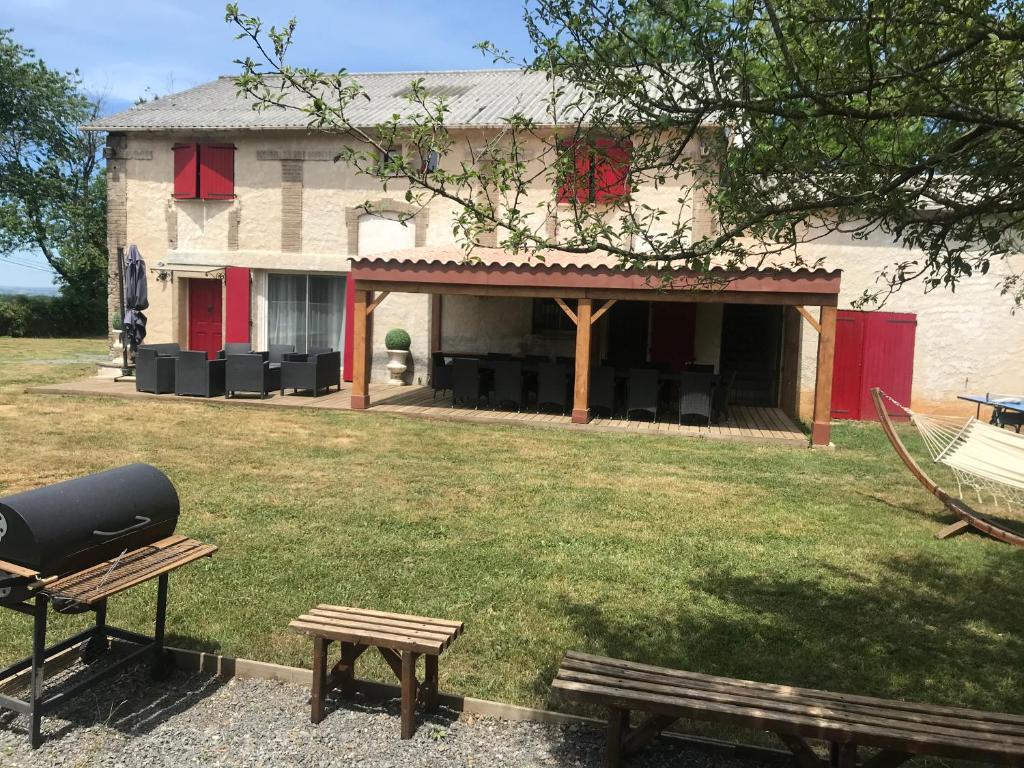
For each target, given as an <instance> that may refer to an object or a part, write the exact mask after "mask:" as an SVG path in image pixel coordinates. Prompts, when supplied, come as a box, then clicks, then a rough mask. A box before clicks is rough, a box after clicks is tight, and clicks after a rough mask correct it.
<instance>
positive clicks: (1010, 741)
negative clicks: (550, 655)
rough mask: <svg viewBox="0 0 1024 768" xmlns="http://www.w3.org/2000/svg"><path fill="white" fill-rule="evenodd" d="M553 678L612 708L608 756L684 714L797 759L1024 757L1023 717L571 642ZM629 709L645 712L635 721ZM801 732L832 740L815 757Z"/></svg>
mask: <svg viewBox="0 0 1024 768" xmlns="http://www.w3.org/2000/svg"><path fill="white" fill-rule="evenodd" d="M552 687H553V688H554V689H555V690H557V691H558V692H559V693H560V694H561V695H562V696H564V697H565V698H567V699H570V700H572V701H579V702H586V703H589V704H600V705H605V706H607V707H608V708H609V717H608V750H607V765H609V766H617V765H619V764H620V763H621V760H622V758H623V757H624V756H629V755H631V754H634V753H636V752H638V751H639V750H641V749H643V747H645V746H646V745H647V744H649V743H650V742H651V741H652V740H653V739H654V738H655V737H656V736H657V735H658V734H659V733H660V732H661V731H663V730H664V729H665V728H667V727H668V726H669V725H671V724H672V723H674V722H675V721H676V720H678V719H679V718H682V717H686V718H693V719H696V720H709V721H716V722H723V723H728V724H731V725H740V726H745V727H748V728H756V729H758V730H764V731H770V732H772V733H774V734H776V735H777V736H778V737H779V738H780V739H781V740H782V742H783V743H784V744H785V745H786V747H787V748H788V749H789V750H790V751H791V752H792V753H793V755H794V757H795V758H796V762H797V764H798V765H799V766H801V768H824V767H825V766H829V765H832V766H835V767H836V768H854V766H856V765H857V748H858V746H860V747H871V748H874V749H877V750H879V751H877V752H875V753H874V754H873V755H872V756H871V757H870V758H869V759H868V760H866V761H864V763H863V764H862V765H863V768H895V766H898V765H900V764H901V763H903V762H904V761H906V760H908V759H910V758H911V757H913V756H914V755H934V756H936V757H944V758H951V759H964V760H978V761H986V762H993V763H1001V764H1005V765H1024V717H1022V716H1020V715H1006V714H998V713H995V712H977V711H974V710H970V709H957V708H953V707H940V706H934V705H930V704H913V703H909V702H903V701H889V700H886V699H878V698H872V697H869V696H854V695H851V694H845V693H829V692H827V691H816V690H813V689H809V688H793V687H790V686H785V685H768V684H765V683H755V682H750V681H748V680H733V679H731V678H728V677H713V676H711V675H701V674H695V673H692V672H682V671H678V670H673V669H665V668H663V667H654V666H650V665H647V664H634V663H631V662H627V661H619V660H617V659H609V658H605V657H602V656H590V655H587V654H583V653H575V652H572V651H570V652H569V653H567V654H566V655H565V658H564V659H563V660H562V666H561V668H560V669H559V670H558V675H557V676H556V677H555V680H554V682H553V683H552ZM631 712H645V713H647V714H648V715H649V717H648V718H647V719H646V720H645V721H644V722H643V723H641V724H639V725H637V726H636V727H635V728H634V727H631V726H630V713H631ZM805 739H821V740H823V741H826V742H828V743H829V745H830V753H829V759H828V760H826V759H823V758H820V757H818V755H817V753H815V752H814V750H812V749H811V747H810V745H808V743H807V741H805Z"/></svg>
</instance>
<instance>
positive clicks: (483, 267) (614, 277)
mask: <svg viewBox="0 0 1024 768" xmlns="http://www.w3.org/2000/svg"><path fill="white" fill-rule="evenodd" d="M351 276H352V278H354V279H355V280H356V281H357V282H359V283H367V284H373V285H374V286H376V287H377V288H380V287H381V286H382V284H384V283H388V284H391V285H392V286H393V290H398V291H400V290H401V285H402V284H409V285H410V286H412V285H415V286H417V288H418V289H419V290H423V289H424V288H427V287H430V286H435V287H436V288H437V292H438V293H444V287H445V286H460V287H465V288H472V287H480V288H488V289H500V288H508V289H510V293H511V292H513V291H514V292H515V293H519V294H521V295H525V294H526V293H527V292H528V291H529V290H531V289H537V290H540V289H543V290H544V292H545V294H546V293H549V292H550V291H551V290H567V291H583V292H587V293H588V294H589V293H592V292H595V291H597V292H601V291H609V292H616V291H628V292H634V291H643V292H652V293H653V292H660V293H662V294H664V293H670V294H671V293H675V292H677V291H678V292H680V293H683V292H686V293H687V294H692V293H693V292H699V293H702V294H731V295H730V297H729V298H730V299H733V300H735V299H738V298H740V297H739V296H737V295H736V294H756V293H775V294H792V295H800V296H801V297H803V299H805V300H806V299H810V298H811V297H818V298H820V302H819V301H804V302H802V303H811V304H818V303H820V304H826V305H835V304H836V303H837V301H838V295H839V286H840V281H841V278H842V273H841V272H840V271H839V270H834V271H827V270H823V269H819V270H807V269H801V270H755V269H747V270H742V271H732V272H730V271H726V270H721V269H714V270H711V271H710V272H708V273H706V274H698V273H696V272H693V271H690V270H678V269H677V270H669V271H665V270H658V269H647V270H627V269H621V268H617V267H610V266H606V265H586V264H552V263H547V262H533V263H514V262H498V261H466V260H463V261H455V260H447V259H430V260H425V259H424V260H413V259H409V258H388V257H387V256H386V255H385V256H374V257H367V258H361V259H354V260H353V261H352V267H351ZM488 292H491V291H488ZM680 298H681V299H682V297H680Z"/></svg>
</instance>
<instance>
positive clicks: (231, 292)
mask: <svg viewBox="0 0 1024 768" xmlns="http://www.w3.org/2000/svg"><path fill="white" fill-rule="evenodd" d="M249 275H250V273H249V270H248V269H245V268H244V267H227V268H225V270H224V301H225V305H226V306H225V307H224V341H225V342H228V343H232V344H234V343H245V342H247V341H249V326H250V319H251V317H252V290H251V289H250V285H249V281H250V276H249Z"/></svg>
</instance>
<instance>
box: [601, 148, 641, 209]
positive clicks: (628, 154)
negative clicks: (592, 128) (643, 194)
mask: <svg viewBox="0 0 1024 768" xmlns="http://www.w3.org/2000/svg"><path fill="white" fill-rule="evenodd" d="M632 157H633V146H632V144H630V143H629V142H628V141H627V142H616V141H614V140H612V139H600V140H599V141H598V142H597V144H596V150H595V152H594V199H595V200H596V201H597V202H599V203H600V202H602V201H604V200H614V199H616V198H619V197H622V196H623V195H625V194H628V193H629V184H628V183H627V179H628V177H629V163H630V160H631V159H632Z"/></svg>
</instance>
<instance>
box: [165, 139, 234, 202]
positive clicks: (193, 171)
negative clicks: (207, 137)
mask: <svg viewBox="0 0 1024 768" xmlns="http://www.w3.org/2000/svg"><path fill="white" fill-rule="evenodd" d="M174 197H175V198H176V199H178V200H191V199H195V198H200V199H202V200H232V199H234V197H235V147H234V145H232V144H175V145H174Z"/></svg>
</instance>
